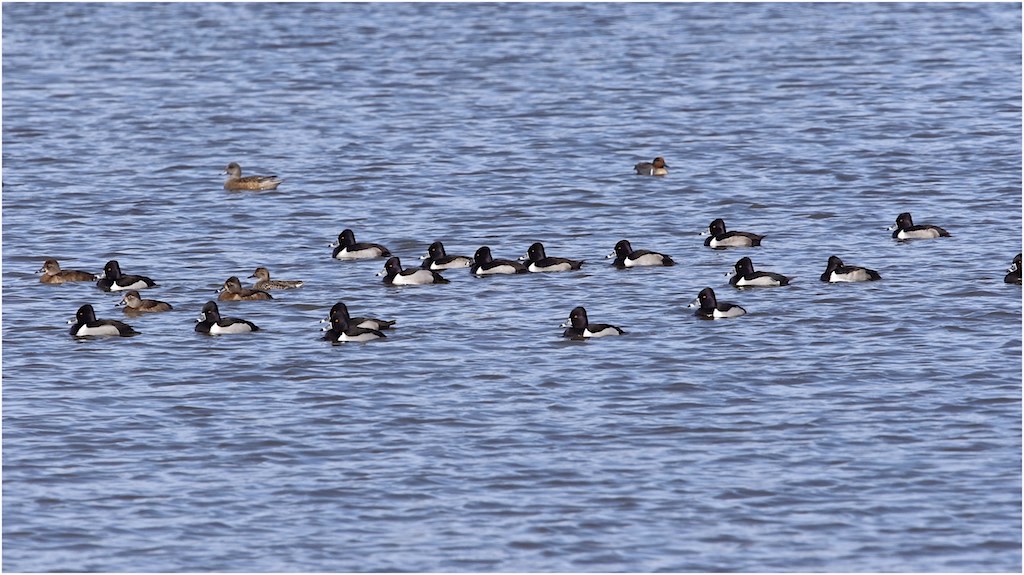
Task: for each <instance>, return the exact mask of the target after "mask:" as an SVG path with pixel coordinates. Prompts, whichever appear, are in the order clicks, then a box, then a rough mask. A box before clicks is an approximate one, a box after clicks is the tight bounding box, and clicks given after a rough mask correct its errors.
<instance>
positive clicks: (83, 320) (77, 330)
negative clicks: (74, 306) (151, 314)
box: [68, 304, 139, 337]
mask: <svg viewBox="0 0 1024 575" xmlns="http://www.w3.org/2000/svg"><path fill="white" fill-rule="evenodd" d="M68 323H69V324H72V325H71V331H70V333H71V336H72V337H90V336H96V335H116V336H121V337H128V336H132V335H138V334H139V332H137V331H135V329H134V328H132V326H130V325H128V324H126V323H124V322H123V321H117V320H116V319H96V310H94V309H93V308H92V306H91V305H89V304H85V305H83V306H82V307H80V308H78V312H77V313H75V319H73V320H70V321H68Z"/></svg>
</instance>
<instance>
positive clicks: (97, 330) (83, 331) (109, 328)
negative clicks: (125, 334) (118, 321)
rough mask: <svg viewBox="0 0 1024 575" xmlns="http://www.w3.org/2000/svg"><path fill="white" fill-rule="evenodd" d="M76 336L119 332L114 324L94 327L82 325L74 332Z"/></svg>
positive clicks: (119, 333) (115, 333) (118, 333)
mask: <svg viewBox="0 0 1024 575" xmlns="http://www.w3.org/2000/svg"><path fill="white" fill-rule="evenodd" d="M75 335H77V336H82V337H84V336H88V335H121V332H120V331H118V330H117V326H114V325H109V324H108V325H98V326H96V327H89V326H85V325H83V326H82V327H80V328H78V331H77V332H76V333H75Z"/></svg>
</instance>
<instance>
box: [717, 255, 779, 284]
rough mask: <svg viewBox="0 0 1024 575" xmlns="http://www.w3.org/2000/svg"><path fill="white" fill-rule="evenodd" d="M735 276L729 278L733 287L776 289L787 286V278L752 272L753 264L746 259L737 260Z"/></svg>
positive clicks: (773, 274)
mask: <svg viewBox="0 0 1024 575" xmlns="http://www.w3.org/2000/svg"><path fill="white" fill-rule="evenodd" d="M734 268H735V274H734V275H733V276H732V277H731V278H729V283H730V284H731V285H732V286H734V287H738V288H740V287H776V286H785V285H789V278H788V277H786V276H784V275H782V274H777V273H772V272H756V271H754V262H752V261H750V258H748V257H745V256H744V257H742V258H740V259H739V260H737V262H736V265H735V266H734Z"/></svg>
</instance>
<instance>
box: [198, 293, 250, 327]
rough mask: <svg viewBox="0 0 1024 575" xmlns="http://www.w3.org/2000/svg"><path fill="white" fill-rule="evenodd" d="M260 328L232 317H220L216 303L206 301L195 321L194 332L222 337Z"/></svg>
mask: <svg viewBox="0 0 1024 575" xmlns="http://www.w3.org/2000/svg"><path fill="white" fill-rule="evenodd" d="M259 330H260V328H259V327H258V326H257V325H256V324H254V323H252V322H251V321H248V320H244V319H238V318H234V317H221V315H220V309H218V308H217V302H215V301H208V302H206V305H204V306H203V311H202V313H200V315H199V319H198V320H196V331H197V332H199V333H205V334H209V335H223V334H231V333H249V332H253V331H259Z"/></svg>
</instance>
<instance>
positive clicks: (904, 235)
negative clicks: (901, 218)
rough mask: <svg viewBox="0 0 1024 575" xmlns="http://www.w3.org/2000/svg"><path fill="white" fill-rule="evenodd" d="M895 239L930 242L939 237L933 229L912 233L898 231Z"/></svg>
mask: <svg viewBox="0 0 1024 575" xmlns="http://www.w3.org/2000/svg"><path fill="white" fill-rule="evenodd" d="M896 237H897V238H898V239H901V240H930V239H932V238H937V237H939V232H938V231H937V230H933V229H924V230H914V231H912V232H908V231H906V230H900V233H898V234H896Z"/></svg>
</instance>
